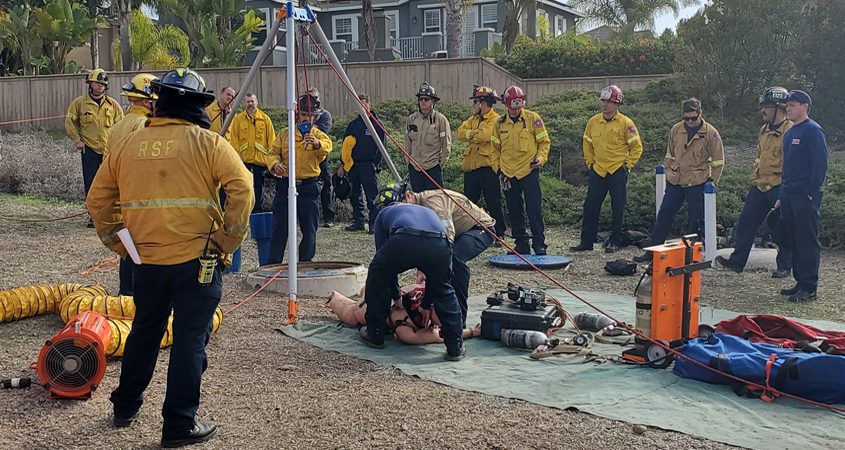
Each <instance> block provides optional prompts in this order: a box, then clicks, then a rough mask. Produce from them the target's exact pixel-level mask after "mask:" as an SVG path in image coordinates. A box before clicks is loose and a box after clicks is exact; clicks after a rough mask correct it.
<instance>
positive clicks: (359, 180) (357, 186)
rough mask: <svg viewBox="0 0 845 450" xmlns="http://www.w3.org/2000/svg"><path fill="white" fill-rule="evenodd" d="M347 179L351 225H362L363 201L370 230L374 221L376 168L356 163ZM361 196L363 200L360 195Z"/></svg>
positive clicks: (370, 164) (376, 194)
mask: <svg viewBox="0 0 845 450" xmlns="http://www.w3.org/2000/svg"><path fill="white" fill-rule="evenodd" d="M347 177H348V178H349V185H350V193H349V199H350V201H351V203H352V223H353V224H355V225H361V226H363V225H364V201H365V200H366V203H367V211H369V220H368V223H369V224H370V229H372V228H373V224H374V223H375V221H376V212H375V209H374V208H373V202H375V200H376V197H377V196H378V182H377V181H376V166H375V165H374V164H373V163H371V162H363V161H362V162H356V163H355V164H354V165H353V166H352V169H350V170H349V174H347ZM362 194H363V198H362V197H361V195H362Z"/></svg>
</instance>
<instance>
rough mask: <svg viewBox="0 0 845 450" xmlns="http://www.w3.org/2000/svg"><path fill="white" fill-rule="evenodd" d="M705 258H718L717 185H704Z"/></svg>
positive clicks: (708, 259) (711, 183)
mask: <svg viewBox="0 0 845 450" xmlns="http://www.w3.org/2000/svg"><path fill="white" fill-rule="evenodd" d="M704 259H705V260H706V261H713V260H715V259H716V185H715V184H713V182H712V181H708V182H707V183H706V184H705V185H704Z"/></svg>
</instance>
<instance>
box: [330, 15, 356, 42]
mask: <svg viewBox="0 0 845 450" xmlns="http://www.w3.org/2000/svg"><path fill="white" fill-rule="evenodd" d="M356 20H357V19H356V18H355V16H346V17H335V18H334V36H333V38H334V39H335V40H342V41H346V42H352V41H354V40H355V37H356V35H357V33H356V31H357V30H356V25H357V23H356Z"/></svg>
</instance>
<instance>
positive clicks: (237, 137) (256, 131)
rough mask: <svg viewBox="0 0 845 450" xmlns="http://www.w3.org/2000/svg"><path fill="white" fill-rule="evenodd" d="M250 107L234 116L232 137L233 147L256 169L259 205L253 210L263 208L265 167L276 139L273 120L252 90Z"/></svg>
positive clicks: (256, 195) (247, 95)
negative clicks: (260, 106) (260, 107)
mask: <svg viewBox="0 0 845 450" xmlns="http://www.w3.org/2000/svg"><path fill="white" fill-rule="evenodd" d="M244 101H245V103H246V109H245V110H244V111H241V112H239V113H237V114H235V118H234V119H232V126H231V127H230V129H231V141H232V147H235V150H237V151H238V154H240V155H241V160H242V161H243V162H244V164H245V165H246V168H247V169H248V170H249V171H250V172H252V183H253V186H254V189H255V208H253V210H252V212H253V213H257V212H261V203H262V199H263V198H264V170H266V168H267V159H268V156H269V154H270V147H271V146H272V145H273V141H275V140H276V132H275V130H273V121H272V120H270V116H268V115H267V114H265V113H264V111H262V110H260V109H258V97H257V96H256V95H255V94H252V93H249V94H246V96H245V97H244Z"/></svg>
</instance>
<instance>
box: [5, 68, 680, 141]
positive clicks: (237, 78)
mask: <svg viewBox="0 0 845 450" xmlns="http://www.w3.org/2000/svg"><path fill="white" fill-rule="evenodd" d="M343 66H344V68H345V69H346V72H347V74H348V75H349V78H350V80H351V81H352V83H353V84H354V86H355V88H356V90H357V91H358V92H363V93H367V94H369V95H370V97H371V98H372V99H373V101H374V102H380V101H384V100H393V99H407V98H411V97H412V96H413V95H414V94H415V93H416V91H417V88H418V86H419V85H420V84H421V83H423V82H428V83H429V84H431V85H433V86H434V87H435V88H436V89H437V93H438V95H439V96H440V98H441V99H443V101H454V102H464V101H468V100H467V98H468V97H469V96H470V94H471V92H472V87H473V84H484V85H488V86H491V87H493V88H494V89H496V90H498V91H499V92H501V91H503V90H504V89H505V88H506V87H507V86H510V85H512V84H516V85H519V86H521V87H522V88H523V89H524V90H525V93H526V96H527V97H528V100H529V104H530V102H531V100H532V99H536V98H538V97H540V96H542V95H545V94H548V93H551V92H559V91H563V90H593V91H596V92H598V91H599V90H600V89H601V88H602V87H604V86H607V85H608V84H616V85H618V86H619V87H621V88H622V89H631V88H639V87H643V86H645V85H646V84H648V83H649V82H651V81H655V80H659V79H661V78H664V77H665V76H666V75H635V76H600V77H580V78H548V79H527V80H523V79H520V78H519V77H517V76H515V75H513V74H511V73H510V72H508V71H506V70H504V69H502V68H501V67H499V66H497V65H496V64H493V63H491V62H489V61H487V60H485V59H483V58H465V59H460V60H454V59H452V60H442V59H431V60H414V61H396V62H364V63H348V64H344V65H343ZM247 71H248V68H247V67H238V68H230V69H202V70H199V72H200V73H201V74H202V75H203V77H204V78H205V81H206V84H207V85H208V87H209V88H210V89H213V90H215V91H218V90H219V89H220V88H222V87H224V86H233V87H235V89H239V88H240V86H241V83H242V82H243V79H244V78H245V77H246V74H247ZM154 73H156V72H154ZM158 74H160V72H159V73H158ZM133 75H134V72H133V73H130V72H114V73H111V74H109V86H110V90H109V91H108V93H109V95H111V96H113V97H115V98H118V99H120V100H121V103H124V104H126V101H125V99H122V98H121V97H120V96H119V95H120V86H121V85H122V84H123V83H125V82H127V81H129V79H130V78H131V77H132V76H133ZM297 75H298V77H299V80H298V81H299V82H298V84H299V90H300V92H302V90H303V87H304V86H305V82H304V77H305V75H306V74H305V73H304V72H303V71H302V69H300V70H299V73H298V74H297ZM285 76H286V73H285V68H284V67H262V68H261V70H260V71H259V73H258V75H257V76H256V78H255V80H254V81H253V85H252V86H250V87H248V88H247V90H248V91H250V92H254V93H255V94H256V95H258V98H259V100H260V103H261V105H263V106H271V107H272V106H276V107H282V106H285V103H286V92H285ZM307 76H308V84H309V85H310V86H315V87H317V88H319V89H320V97H321V100H322V102H323V106H324V107H325V108H326V109H328V110H329V111H331V112H332V113H333V114H334V115H345V114H349V113H351V112H353V111H354V110H355V104H354V102H353V100H352V99H351V94H349V92H348V91H347V90H346V88H345V87H344V86H343V84H342V82H341V81H340V80H339V78H338V77H337V75H336V74H335V72H334V71H333V70H332V68H331V67H330V66H328V65H315V66H309V67H308V68H307ZM84 79H85V78H84V75H82V74H73V75H47V76H37V77H3V78H0V105H2V109H0V123H2V122H9V121H19V120H28V119H40V118H44V117H51V116H63V115H64V114H65V112H66V111H67V105H68V104H69V103H70V102H71V101H72V100H73V99H74V98H75V97H77V96H79V95H82V94H83V93H84V92H85V89H86V88H85V84H84ZM63 123H64V122H63V118H55V119H50V120H36V121H33V122H27V123H25V124H22V125H5V126H0V127H2V128H3V129H10V128H12V129H14V128H20V127H24V126H32V125H31V124H35V125H37V126H40V127H43V128H54V129H55V128H62V127H63Z"/></svg>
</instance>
